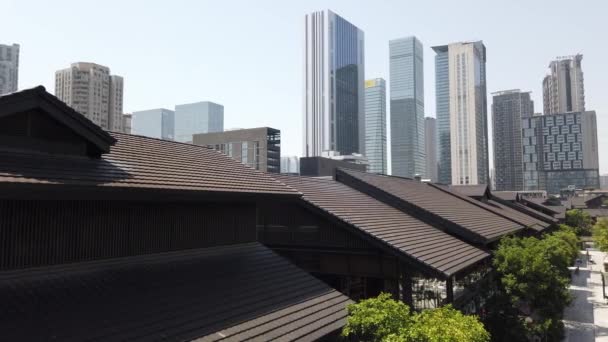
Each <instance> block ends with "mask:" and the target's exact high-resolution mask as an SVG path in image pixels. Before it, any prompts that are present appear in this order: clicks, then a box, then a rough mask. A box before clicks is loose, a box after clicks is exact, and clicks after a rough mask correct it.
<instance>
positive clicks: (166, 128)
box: [132, 108, 175, 140]
mask: <svg viewBox="0 0 608 342" xmlns="http://www.w3.org/2000/svg"><path fill="white" fill-rule="evenodd" d="M132 126H133V131H134V133H135V134H139V135H145V136H147V137H152V138H159V139H164V140H173V139H174V137H175V112H174V111H172V110H169V109H164V108H157V109H149V110H142V111H137V112H133V124H132Z"/></svg>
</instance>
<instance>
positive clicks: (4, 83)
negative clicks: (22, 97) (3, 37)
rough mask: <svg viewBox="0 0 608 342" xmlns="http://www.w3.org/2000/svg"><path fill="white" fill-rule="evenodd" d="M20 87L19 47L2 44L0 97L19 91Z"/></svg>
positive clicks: (0, 46)
mask: <svg viewBox="0 0 608 342" xmlns="http://www.w3.org/2000/svg"><path fill="white" fill-rule="evenodd" d="M18 85H19V45H18V44H13V45H2V44H0V95H2V94H7V93H12V92H15V91H17V88H18Z"/></svg>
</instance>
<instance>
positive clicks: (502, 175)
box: [492, 89, 534, 191]
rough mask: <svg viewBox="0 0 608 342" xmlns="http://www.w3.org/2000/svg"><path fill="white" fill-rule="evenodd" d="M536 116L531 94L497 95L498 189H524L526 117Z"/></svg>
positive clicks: (494, 125)
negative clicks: (524, 129)
mask: <svg viewBox="0 0 608 342" xmlns="http://www.w3.org/2000/svg"><path fill="white" fill-rule="evenodd" d="M533 115H534V102H533V101H532V100H531V98H530V92H522V91H520V90H519V89H516V90H506V91H501V92H496V93H494V94H493V97H492V132H493V138H494V140H493V141H494V179H493V182H494V186H495V187H494V189H495V190H497V191H520V190H523V189H524V184H523V182H524V174H523V172H524V170H523V145H522V136H521V122H522V121H521V120H522V118H530V117H532V116H533Z"/></svg>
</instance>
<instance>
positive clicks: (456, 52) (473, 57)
mask: <svg viewBox="0 0 608 342" xmlns="http://www.w3.org/2000/svg"><path fill="white" fill-rule="evenodd" d="M433 50H435V52H436V53H437V55H436V56H435V69H436V82H435V87H436V91H435V95H436V97H437V100H436V102H437V134H438V135H439V145H438V147H439V182H441V183H445V184H456V185H467V184H487V183H488V178H489V164H488V124H487V111H488V109H487V94H486V48H485V46H484V45H483V42H482V41H477V42H466V43H453V44H449V45H444V46H435V47H433Z"/></svg>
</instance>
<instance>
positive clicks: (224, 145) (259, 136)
mask: <svg viewBox="0 0 608 342" xmlns="http://www.w3.org/2000/svg"><path fill="white" fill-rule="evenodd" d="M193 143H194V144H195V145H202V146H207V147H210V148H213V149H216V150H218V151H221V152H222V153H224V154H226V155H228V156H229V157H231V158H233V159H236V160H238V161H240V162H241V163H243V164H245V165H248V166H250V167H252V168H254V169H256V170H261V171H264V172H271V173H279V172H280V171H281V131H280V130H278V129H275V128H270V127H259V128H250V129H235V130H228V131H225V132H215V133H205V134H194V135H193Z"/></svg>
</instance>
